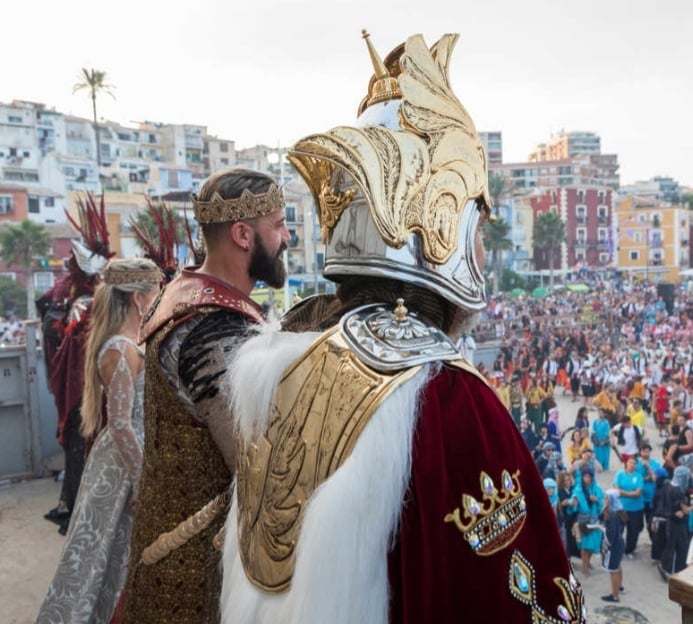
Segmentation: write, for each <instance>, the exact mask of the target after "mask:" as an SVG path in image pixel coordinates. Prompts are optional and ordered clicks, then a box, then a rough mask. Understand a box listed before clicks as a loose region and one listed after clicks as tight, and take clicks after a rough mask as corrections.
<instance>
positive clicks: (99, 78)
mask: <svg viewBox="0 0 693 624" xmlns="http://www.w3.org/2000/svg"><path fill="white" fill-rule="evenodd" d="M78 80H79V82H77V83H75V84H74V85H73V87H72V93H77V91H81V90H82V89H87V90H88V91H89V97H90V98H91V109H92V113H93V115H94V133H95V134H96V162H97V164H98V166H99V175H101V138H100V136H99V124H98V119H97V117H96V96H97V95H99V94H100V93H102V92H103V93H108V95H110V96H111V97H112V98H113V99H114V100H115V95H113V93H112V91H111V89H114V88H115V87H114V86H113V85H110V84H108V83H107V82H106V72H103V71H101V70H99V69H87V68H86V67H82V73H81V74H80V75H79V76H78Z"/></svg>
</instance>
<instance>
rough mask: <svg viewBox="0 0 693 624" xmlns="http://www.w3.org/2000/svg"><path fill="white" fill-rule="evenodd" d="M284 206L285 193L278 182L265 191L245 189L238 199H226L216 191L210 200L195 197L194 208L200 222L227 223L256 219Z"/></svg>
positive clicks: (196, 217)
mask: <svg viewBox="0 0 693 624" xmlns="http://www.w3.org/2000/svg"><path fill="white" fill-rule="evenodd" d="M282 208H284V194H283V193H282V191H281V189H280V188H279V187H278V186H277V185H276V184H271V185H270V187H269V189H267V191H266V192H265V193H258V194H257V195H255V194H254V193H251V192H250V191H249V190H248V189H245V190H244V191H243V192H242V193H241V196H240V197H238V198H236V199H224V198H223V197H222V196H221V195H219V193H214V195H212V199H211V200H210V201H198V200H197V199H193V210H194V211H195V219H197V222H198V223H226V222H232V221H241V220H242V219H254V218H255V217H262V216H263V215H267V214H271V213H273V212H277V211H278V210H281V209H282Z"/></svg>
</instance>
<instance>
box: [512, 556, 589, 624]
mask: <svg viewBox="0 0 693 624" xmlns="http://www.w3.org/2000/svg"><path fill="white" fill-rule="evenodd" d="M553 582H554V583H555V584H556V585H557V586H558V588H559V589H560V590H561V593H562V594H563V602H562V604H559V605H558V607H556V616H553V615H549V614H548V613H546V611H545V610H544V609H542V608H541V607H540V606H539V604H538V602H537V588H536V580H535V574H534V568H533V567H532V564H531V563H530V562H529V561H528V560H527V559H526V558H525V557H524V556H523V555H522V553H520V552H519V551H518V550H516V551H514V552H513V554H512V556H511V557H510V568H509V570H508V584H509V586H510V593H511V594H512V595H513V597H514V598H516V599H517V600H519V601H520V602H522V603H523V604H526V605H528V606H530V607H531V609H532V624H582V623H584V622H585V621H586V620H585V610H584V600H583V594H582V587H581V586H580V584H579V583H578V582H577V580H576V579H575V576H573V573H572V572H571V573H570V575H569V577H568V579H567V580H566V579H564V578H561V577H560V576H556V577H554V579H553Z"/></svg>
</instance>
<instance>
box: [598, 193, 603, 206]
mask: <svg viewBox="0 0 693 624" xmlns="http://www.w3.org/2000/svg"><path fill="white" fill-rule="evenodd" d="M599 203H600V204H603V203H604V191H599Z"/></svg>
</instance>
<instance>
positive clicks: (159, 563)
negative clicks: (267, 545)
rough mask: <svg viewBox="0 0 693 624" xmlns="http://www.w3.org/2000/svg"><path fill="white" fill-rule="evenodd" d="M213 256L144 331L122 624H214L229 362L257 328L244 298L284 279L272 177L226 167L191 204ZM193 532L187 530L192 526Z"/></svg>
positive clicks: (228, 428) (253, 307) (227, 456)
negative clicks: (136, 476) (140, 432)
mask: <svg viewBox="0 0 693 624" xmlns="http://www.w3.org/2000/svg"><path fill="white" fill-rule="evenodd" d="M193 207H194V210H195V218H196V219H197V221H198V223H199V224H200V227H201V231H202V236H203V238H204V243H205V247H206V256H205V259H204V262H203V263H202V265H201V266H199V267H195V268H190V269H184V270H183V271H182V272H181V274H180V275H179V276H178V277H177V278H176V279H174V280H173V281H172V282H171V283H170V284H168V285H167V286H166V287H165V289H164V290H163V291H162V293H161V295H160V297H159V298H158V300H157V301H155V303H154V304H153V306H152V308H151V309H150V310H149V312H148V314H147V316H146V318H145V319H144V325H143V327H142V330H141V335H140V338H141V341H142V342H145V343H146V345H147V350H146V364H145V397H144V402H145V415H144V425H145V446H144V457H143V468H142V480H141V484H140V490H139V496H138V500H137V512H136V515H135V522H134V526H133V532H132V551H131V557H130V564H129V578H128V583H127V585H126V590H125V614H124V620H125V621H126V622H128V623H131V624H147V623H150V622H151V623H155V622H156V623H160V622H174V621H175V622H195V623H196V624H197V623H206V622H217V621H218V605H219V592H220V588H221V573H220V571H219V553H218V550H216V549H215V547H214V545H213V538H214V536H215V534H216V533H217V531H218V530H219V529H220V527H221V526H222V524H223V519H224V515H225V514H224V513H223V512H222V510H223V509H225V507H226V505H227V504H228V500H227V495H225V494H224V493H225V492H226V491H227V489H228V487H229V485H230V483H231V481H232V479H233V473H234V465H235V458H234V452H235V439H234V434H233V432H232V421H231V414H230V411H229V397H228V396H227V394H226V393H225V392H224V391H223V389H222V388H220V385H219V382H220V379H221V377H222V376H223V375H224V373H225V372H226V369H227V364H226V357H227V356H228V355H229V353H231V352H232V351H233V350H234V349H236V347H237V346H238V345H239V343H240V342H241V341H242V340H243V339H244V338H245V337H246V334H247V332H248V329H249V327H250V326H252V325H253V324H254V323H258V322H260V321H261V320H262V310H261V308H260V307H259V306H258V305H257V304H256V303H255V302H253V301H252V300H251V299H250V297H249V295H250V293H251V291H252V289H253V288H254V286H255V284H256V282H257V281H259V280H263V281H264V282H266V283H267V284H268V285H269V286H271V287H274V288H279V287H281V286H282V285H283V284H284V279H285V277H286V271H285V268H284V265H283V263H282V260H281V255H282V253H283V251H284V249H286V245H287V241H288V240H289V238H290V237H289V232H288V230H287V229H286V219H285V214H284V198H283V195H282V192H281V190H280V189H279V188H278V187H277V185H276V184H275V183H274V181H273V180H272V178H270V177H269V176H267V175H265V174H263V173H259V172H256V171H249V170H245V169H231V170H225V171H222V172H219V173H217V174H215V175H214V176H212V177H211V178H209V179H208V180H207V181H206V182H205V184H204V185H203V186H202V189H201V190H200V193H199V196H197V197H194V198H193ZM191 524H192V525H194V528H193V529H191V528H190V526H191Z"/></svg>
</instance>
